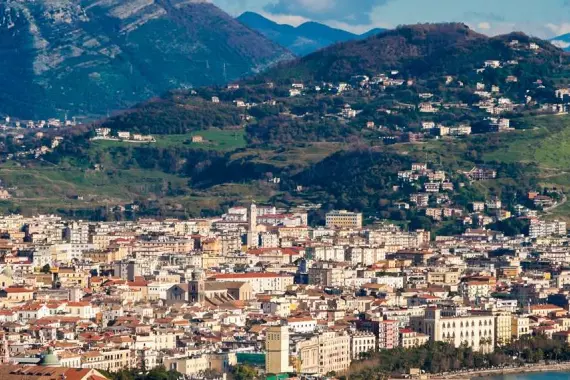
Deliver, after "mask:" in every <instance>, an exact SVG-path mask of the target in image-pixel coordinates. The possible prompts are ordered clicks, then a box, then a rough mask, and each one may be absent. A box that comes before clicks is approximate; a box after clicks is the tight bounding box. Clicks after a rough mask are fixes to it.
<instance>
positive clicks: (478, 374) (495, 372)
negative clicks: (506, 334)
mask: <svg viewBox="0 0 570 380" xmlns="http://www.w3.org/2000/svg"><path fill="white" fill-rule="evenodd" d="M541 372H570V362H563V363H556V364H536V365H528V366H522V367H513V368H497V369H486V370H473V371H464V372H461V373H446V374H437V375H432V376H430V377H429V378H430V379H436V380H440V379H441V380H443V379H456V380H459V379H479V378H487V377H494V376H506V375H518V374H525V373H528V374H531V373H541Z"/></svg>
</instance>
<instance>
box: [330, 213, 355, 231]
mask: <svg viewBox="0 0 570 380" xmlns="http://www.w3.org/2000/svg"><path fill="white" fill-rule="evenodd" d="M326 226H327V227H328V228H362V214H361V213H359V212H350V211H346V210H338V211H331V212H329V213H327V215H326Z"/></svg>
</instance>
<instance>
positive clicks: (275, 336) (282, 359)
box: [265, 325, 291, 374]
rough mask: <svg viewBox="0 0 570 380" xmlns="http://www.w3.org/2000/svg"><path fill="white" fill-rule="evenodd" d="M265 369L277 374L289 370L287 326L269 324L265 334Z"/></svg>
mask: <svg viewBox="0 0 570 380" xmlns="http://www.w3.org/2000/svg"><path fill="white" fill-rule="evenodd" d="M265 350H266V351H267V353H266V356H265V371H266V372H267V373H273V374H279V373H285V372H289V371H290V370H291V367H290V366H289V327H287V326H285V325H283V326H282V325H280V326H271V327H269V328H268V329H267V331H266V336H265Z"/></svg>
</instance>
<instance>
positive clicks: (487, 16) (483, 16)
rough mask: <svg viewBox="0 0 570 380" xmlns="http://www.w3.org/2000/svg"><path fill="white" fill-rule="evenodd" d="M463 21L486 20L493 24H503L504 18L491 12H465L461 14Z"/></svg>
mask: <svg viewBox="0 0 570 380" xmlns="http://www.w3.org/2000/svg"><path fill="white" fill-rule="evenodd" d="M463 20H464V21H480V20H488V21H494V22H503V21H505V17H504V16H502V15H499V14H496V13H491V12H472V11H469V12H465V13H463Z"/></svg>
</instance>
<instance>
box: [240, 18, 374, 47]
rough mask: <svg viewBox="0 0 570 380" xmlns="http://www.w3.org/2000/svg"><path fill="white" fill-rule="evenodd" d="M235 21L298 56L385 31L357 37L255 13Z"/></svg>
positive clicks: (345, 32)
mask: <svg viewBox="0 0 570 380" xmlns="http://www.w3.org/2000/svg"><path fill="white" fill-rule="evenodd" d="M237 20H238V21H240V22H241V23H243V24H245V25H247V26H248V27H250V28H251V29H253V30H256V31H258V32H259V33H261V34H263V35H264V36H265V37H267V38H269V39H270V40H271V41H273V42H275V43H278V44H279V45H281V46H284V47H286V48H287V49H289V50H290V51H292V52H293V53H295V54H296V55H298V56H304V55H307V54H310V53H313V52H315V51H317V50H319V49H322V48H324V47H327V46H330V45H333V44H335V43H338V42H346V41H351V40H358V39H364V38H367V37H369V36H372V35H375V34H378V33H381V32H383V31H384V30H385V29H381V28H376V29H372V30H370V31H368V32H366V33H364V34H361V35H359V34H354V33H350V32H347V31H345V30H342V29H335V28H331V27H330V26H327V25H324V24H320V23H318V22H306V23H304V24H301V25H299V26H297V27H294V26H291V25H285V24H278V23H276V22H274V21H271V20H269V19H268V18H266V17H263V16H262V15H260V14H258V13H255V12H245V13H243V14H242V15H240V16H239V17H238V18H237Z"/></svg>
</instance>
